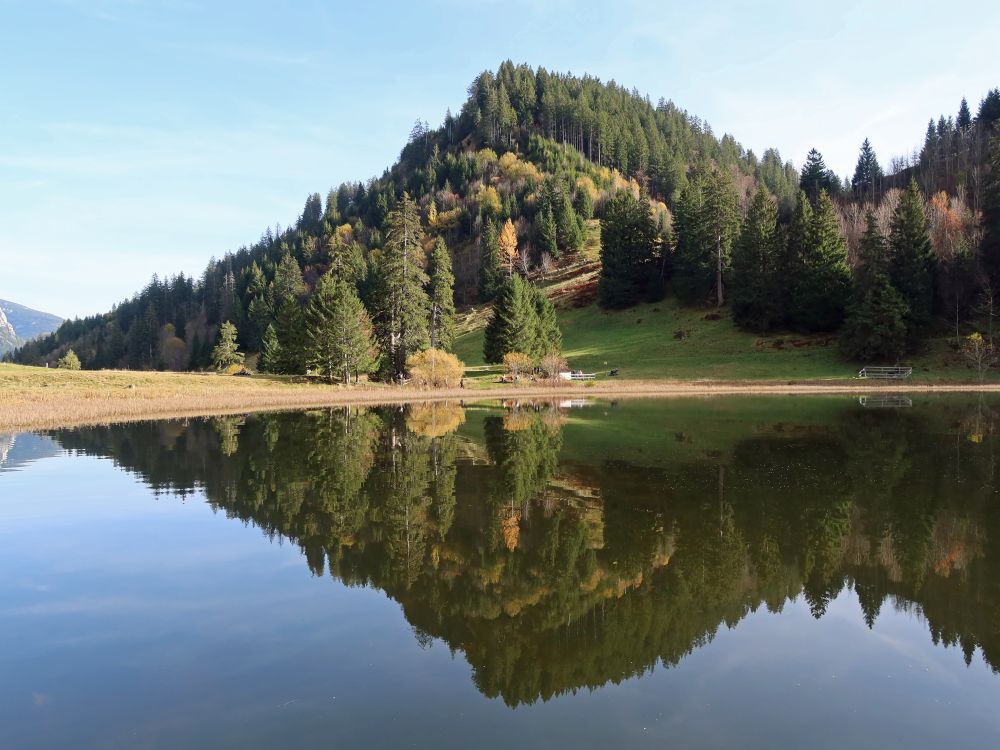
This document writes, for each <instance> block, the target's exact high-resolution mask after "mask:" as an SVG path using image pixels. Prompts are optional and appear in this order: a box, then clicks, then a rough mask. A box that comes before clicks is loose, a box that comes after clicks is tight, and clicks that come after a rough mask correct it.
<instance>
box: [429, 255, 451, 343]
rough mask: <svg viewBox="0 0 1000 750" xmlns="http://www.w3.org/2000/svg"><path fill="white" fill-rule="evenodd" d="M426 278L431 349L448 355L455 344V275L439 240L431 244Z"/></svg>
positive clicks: (448, 256) (449, 257) (449, 258)
mask: <svg viewBox="0 0 1000 750" xmlns="http://www.w3.org/2000/svg"><path fill="white" fill-rule="evenodd" d="M427 275H428V277H429V279H430V281H429V282H428V285H427V297H428V299H429V300H430V320H429V326H428V333H429V335H430V343H431V348H432V349H443V350H444V351H451V345H452V343H453V342H454V340H455V275H454V274H453V273H452V271H451V253H449V252H448V246H447V245H445V243H444V240H443V239H441V238H440V237H438V238H437V240H436V241H435V243H434V250H433V251H432V252H431V257H430V262H429V263H428V266H427Z"/></svg>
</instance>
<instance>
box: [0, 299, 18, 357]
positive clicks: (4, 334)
mask: <svg viewBox="0 0 1000 750" xmlns="http://www.w3.org/2000/svg"><path fill="white" fill-rule="evenodd" d="M16 345H17V333H15V332H14V326H12V325H11V324H10V321H9V320H7V316H6V315H4V311H3V307H0V354H3V353H4V352H5V351H7V350H9V349H13V348H14V346H16Z"/></svg>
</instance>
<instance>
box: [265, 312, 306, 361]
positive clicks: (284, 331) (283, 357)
mask: <svg viewBox="0 0 1000 750" xmlns="http://www.w3.org/2000/svg"><path fill="white" fill-rule="evenodd" d="M274 332H275V334H276V335H277V338H278V346H279V349H278V355H277V357H276V358H275V359H274V360H272V361H270V362H269V365H268V366H269V368H271V369H270V372H276V373H283V374H285V375H302V374H304V373H305V371H306V357H305V346H306V332H305V317H304V316H303V314H302V307H301V306H300V305H299V303H298V301H296V300H295V299H290V300H288V301H286V302H285V304H283V305H282V306H281V307H280V308H279V310H278V316H277V318H276V319H275V322H274Z"/></svg>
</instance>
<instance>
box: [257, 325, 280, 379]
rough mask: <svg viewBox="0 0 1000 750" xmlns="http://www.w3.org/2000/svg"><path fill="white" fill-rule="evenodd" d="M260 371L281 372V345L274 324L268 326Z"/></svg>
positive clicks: (261, 352)
mask: <svg viewBox="0 0 1000 750" xmlns="http://www.w3.org/2000/svg"><path fill="white" fill-rule="evenodd" d="M258 369H259V370H260V371H261V372H273V373H280V372H281V343H280V342H279V341H278V334H277V332H276V331H275V328H274V324H273V323H270V324H268V326H267V329H266V330H265V331H264V336H263V339H262V343H261V348H260V360H259V364H258Z"/></svg>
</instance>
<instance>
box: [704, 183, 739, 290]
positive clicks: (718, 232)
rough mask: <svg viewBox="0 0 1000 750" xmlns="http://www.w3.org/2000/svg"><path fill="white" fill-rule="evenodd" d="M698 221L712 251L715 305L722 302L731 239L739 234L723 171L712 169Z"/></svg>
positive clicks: (733, 197) (732, 194)
mask: <svg viewBox="0 0 1000 750" xmlns="http://www.w3.org/2000/svg"><path fill="white" fill-rule="evenodd" d="M702 222H703V224H704V225H705V228H706V233H707V234H708V236H709V238H710V239H711V241H712V244H713V246H714V251H715V303H716V305H717V306H719V307H721V306H722V305H723V304H724V303H725V292H724V281H723V278H724V275H725V272H726V269H727V268H728V265H729V255H730V251H731V250H732V245H733V240H734V239H735V238H736V235H737V234H739V231H740V217H739V205H738V201H737V197H736V187H735V186H734V185H733V178H732V175H730V174H729V173H728V172H727V171H725V170H723V169H716V170H715V171H714V172H713V173H712V175H711V176H710V177H709V179H708V182H707V183H706V185H705V206H704V215H703V216H702Z"/></svg>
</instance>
